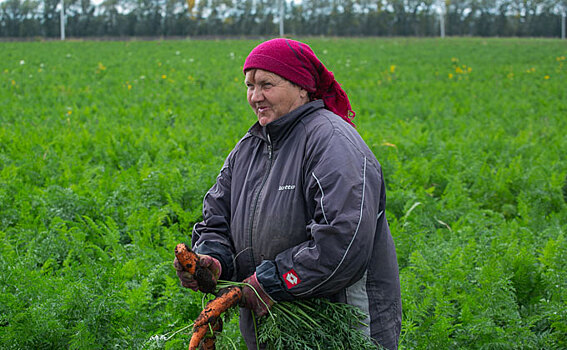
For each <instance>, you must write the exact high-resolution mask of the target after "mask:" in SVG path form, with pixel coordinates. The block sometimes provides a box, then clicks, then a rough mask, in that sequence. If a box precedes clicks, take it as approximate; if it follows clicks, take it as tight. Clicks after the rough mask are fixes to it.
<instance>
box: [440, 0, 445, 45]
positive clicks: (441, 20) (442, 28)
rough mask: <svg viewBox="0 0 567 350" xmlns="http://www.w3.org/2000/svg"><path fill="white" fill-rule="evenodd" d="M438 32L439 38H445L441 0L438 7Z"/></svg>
mask: <svg viewBox="0 0 567 350" xmlns="http://www.w3.org/2000/svg"><path fill="white" fill-rule="evenodd" d="M439 30H440V36H441V38H444V37H445V2H444V1H443V0H441V4H440V5H439Z"/></svg>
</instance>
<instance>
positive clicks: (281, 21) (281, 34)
mask: <svg viewBox="0 0 567 350" xmlns="http://www.w3.org/2000/svg"><path fill="white" fill-rule="evenodd" d="M279 3H280V37H283V36H284V0H279Z"/></svg>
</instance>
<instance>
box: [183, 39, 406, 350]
mask: <svg viewBox="0 0 567 350" xmlns="http://www.w3.org/2000/svg"><path fill="white" fill-rule="evenodd" d="M244 74H245V83H246V87H247V98H248V103H249V104H250V107H252V109H253V111H254V113H255V114H256V116H257V118H258V121H257V122H256V123H255V124H254V125H253V126H252V127H251V128H250V130H249V131H248V133H247V134H246V135H245V136H244V137H243V138H242V139H241V140H240V141H239V142H238V144H237V145H236V146H235V148H234V149H233V150H232V152H231V153H230V154H229V156H228V158H227V159H226V161H225V164H224V166H223V168H222V169H221V172H220V174H219V176H218V178H217V181H216V183H215V185H214V186H213V187H212V188H211V189H210V190H209V192H208V193H207V194H206V195H205V198H204V204H203V221H202V222H200V223H197V224H196V225H195V227H194V228H193V236H192V245H193V249H194V251H195V252H197V253H198V254H200V255H201V265H203V266H205V267H207V268H209V269H211V270H212V271H213V273H214V274H215V276H218V277H219V278H220V279H226V280H236V281H242V280H244V281H246V282H248V283H249V284H251V285H252V286H253V287H254V288H255V289H256V290H257V291H259V297H258V296H257V295H256V294H255V293H254V292H252V290H251V289H250V288H248V287H245V288H244V289H243V295H244V301H243V304H242V306H243V308H242V309H241V312H240V328H241V332H242V335H243V337H244V339H245V341H246V344H247V346H248V348H250V349H255V348H256V343H255V335H254V324H253V318H252V312H254V313H255V314H256V316H262V315H264V314H266V313H267V311H268V307H270V306H271V305H273V303H277V302H279V301H289V300H294V299H302V298H311V297H326V298H329V299H330V300H332V301H337V302H345V303H349V304H353V305H357V306H358V307H360V308H361V309H362V310H363V311H364V312H365V313H366V314H367V315H368V322H367V324H368V325H369V327H368V328H367V329H365V331H366V332H367V334H368V335H370V336H371V337H372V338H373V339H374V340H375V341H376V342H377V343H378V344H380V345H382V346H383V347H385V348H388V349H396V348H397V346H398V338H399V333H400V326H401V301H400V283H399V277H398V265H397V260H396V253H395V247H394V243H393V240H392V237H391V234H390V230H389V227H388V222H387V220H386V217H385V200H386V194H385V187H384V181H383V177H382V171H381V167H380V164H379V163H378V161H377V160H376V158H375V157H374V155H373V154H372V152H371V151H370V149H369V148H368V147H367V145H366V144H365V143H364V141H363V140H362V138H361V137H360V136H359V134H358V133H357V132H356V130H355V128H354V124H352V121H351V118H352V117H354V113H353V112H352V110H351V106H350V103H349V100H348V97H347V95H346V94H345V92H344V91H343V90H342V89H341V87H340V85H339V84H338V83H337V81H336V80H335V78H334V76H333V74H332V73H331V72H330V71H328V70H327V69H326V68H325V66H324V65H323V64H322V63H321V62H320V61H319V60H318V59H317V57H316V56H315V54H314V53H313V51H312V50H311V48H310V47H309V46H308V45H306V44H304V43H301V42H298V41H294V40H289V39H273V40H269V41H267V42H264V43H262V44H260V45H259V46H257V47H256V48H254V49H253V50H252V51H251V52H250V54H249V56H248V57H247V58H246V61H245V63H244ZM175 266H176V268H177V269H178V275H179V277H180V279H181V283H182V284H183V285H184V286H186V287H191V288H193V289H198V288H199V286H198V285H197V284H196V282H195V281H194V280H193V279H192V276H190V275H188V274H187V273H186V272H183V271H182V270H181V268H180V267H179V264H178V263H177V262H175Z"/></svg>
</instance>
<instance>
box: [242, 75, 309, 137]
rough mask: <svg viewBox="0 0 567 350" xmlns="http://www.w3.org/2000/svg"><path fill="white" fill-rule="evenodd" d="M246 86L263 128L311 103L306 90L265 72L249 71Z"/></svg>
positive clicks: (251, 105)
mask: <svg viewBox="0 0 567 350" xmlns="http://www.w3.org/2000/svg"><path fill="white" fill-rule="evenodd" d="M245 84H246V87H247V98H248V103H249V104H250V107H252V109H253V110H254V113H256V116H257V117H258V122H259V123H260V125H262V126H265V125H266V124H268V123H271V122H273V121H274V120H276V119H278V118H280V117H281V116H283V115H285V114H287V113H289V112H291V111H293V110H294V109H296V108H297V107H299V106H301V105H303V104H305V103H307V102H309V97H308V95H307V91H306V90H304V89H302V88H301V87H299V86H297V85H294V84H292V83H291V82H289V81H288V80H286V79H284V78H282V77H280V76H279V75H277V74H274V73H271V72H268V71H265V70H261V69H251V70H249V71H247V72H246V78H245Z"/></svg>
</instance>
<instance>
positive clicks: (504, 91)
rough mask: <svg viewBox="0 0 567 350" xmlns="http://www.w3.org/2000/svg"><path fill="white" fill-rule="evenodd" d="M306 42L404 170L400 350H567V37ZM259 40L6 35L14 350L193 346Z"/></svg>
mask: <svg viewBox="0 0 567 350" xmlns="http://www.w3.org/2000/svg"><path fill="white" fill-rule="evenodd" d="M305 41H306V42H308V43H309V44H310V45H311V46H312V47H313V49H314V50H315V52H316V53H318V56H319V58H320V59H321V60H322V61H323V62H325V63H326V65H327V67H328V68H329V69H330V70H332V71H333V72H334V73H335V76H336V77H337V80H338V81H339V82H341V83H342V85H343V88H344V89H345V90H346V92H347V93H348V95H349V97H350V100H351V103H352V105H353V109H354V110H355V111H356V112H357V117H356V118H355V123H356V124H357V126H358V131H359V132H360V134H361V135H362V136H363V138H364V139H365V140H366V142H367V143H368V145H369V146H370V148H371V149H372V150H373V151H374V153H375V154H376V157H377V158H378V160H379V161H380V163H381V164H382V167H383V170H384V174H385V179H386V184H387V191H388V192H387V195H388V201H387V208H388V210H387V218H388V220H389V221H390V225H391V229H392V234H393V236H394V240H395V242H396V247H397V252H398V260H399V265H400V275H401V283H402V300H403V309H404V313H403V328H402V335H401V344H400V348H401V349H565V348H567V240H566V231H567V204H566V202H567V183H566V177H567V156H566V155H567V136H566V135H567V88H566V84H565V83H566V82H567V60H566V56H567V45H566V44H565V41H560V40H540V39H478V38H466V39H464V38H447V39H401V38H396V39H322V38H310V39H306V40H305ZM258 43H259V41H251V40H242V41H237V40H234V41H194V40H186V41H153V42H141V41H132V42H30V43H0V348H1V349H68V348H69V349H150V348H154V349H162V348H164V349H185V348H186V347H187V344H188V339H189V337H188V333H189V330H187V329H183V327H185V326H188V325H190V324H191V322H192V320H193V319H194V318H195V317H196V315H197V314H198V312H199V311H200V309H201V306H202V298H201V295H199V294H197V293H194V292H192V291H188V290H185V289H183V288H181V287H180V286H179V283H178V280H177V277H176V275H175V272H174V269H173V267H172V260H173V248H174V246H175V244H177V243H179V242H182V241H185V242H188V241H189V240H190V238H189V237H190V235H191V229H192V226H193V223H195V222H196V221H198V220H199V219H200V217H201V205H202V197H203V195H204V193H205V192H206V191H207V190H208V188H209V187H210V186H211V185H212V184H213V182H214V180H215V178H216V175H217V173H218V171H219V169H220V167H221V166H222V163H223V160H224V158H225V157H226V155H227V154H228V152H229V151H230V150H231V149H232V147H233V146H234V145H235V143H236V142H237V141H238V140H239V138H240V137H241V136H242V135H243V134H244V133H245V132H246V131H247V129H248V127H249V126H250V125H251V124H252V123H253V122H254V120H255V116H254V115H253V113H252V111H251V110H250V108H249V106H248V105H247V103H246V99H245V88H244V84H243V74H242V72H241V67H242V64H243V61H244V58H245V57H246V55H247V54H248V52H249V51H250V50H251V49H252V48H253V47H254V46H255V45H256V44H258ZM178 330H180V332H179V333H174V332H175V331H178ZM224 335H225V336H224V337H223V338H222V339H221V344H222V347H221V348H223V349H233V348H235V347H237V348H238V347H239V348H243V345H242V342H241V341H240V339H239V334H238V330H237V324H236V321H235V320H233V321H232V322H231V323H230V324H229V325H228V327H227V329H226V330H225V332H224ZM233 343H234V345H232V344H233Z"/></svg>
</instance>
